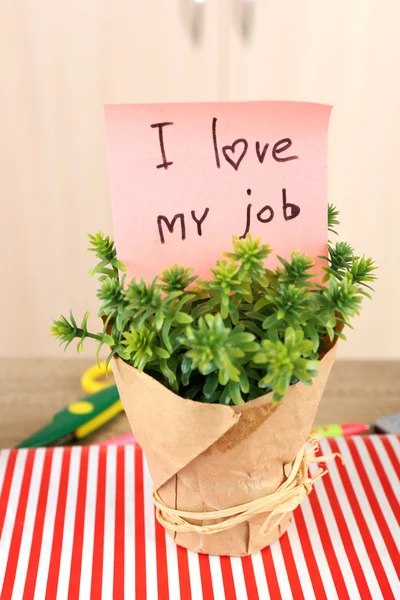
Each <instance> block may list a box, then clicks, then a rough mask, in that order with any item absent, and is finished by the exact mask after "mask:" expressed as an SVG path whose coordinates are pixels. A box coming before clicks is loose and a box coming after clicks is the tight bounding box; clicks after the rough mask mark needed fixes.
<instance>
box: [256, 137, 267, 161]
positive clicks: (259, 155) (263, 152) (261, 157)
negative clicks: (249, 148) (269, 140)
mask: <svg viewBox="0 0 400 600" xmlns="http://www.w3.org/2000/svg"><path fill="white" fill-rule="evenodd" d="M268 147H269V144H265V145H264V148H263V149H262V150H261V151H260V142H256V154H257V158H258V160H259V161H260V163H261V164H262V163H263V162H264V158H265V155H266V153H267V150H268Z"/></svg>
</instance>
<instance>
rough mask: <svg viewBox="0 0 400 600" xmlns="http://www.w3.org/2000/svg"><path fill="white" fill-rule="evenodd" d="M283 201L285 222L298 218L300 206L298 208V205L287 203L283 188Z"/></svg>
mask: <svg viewBox="0 0 400 600" xmlns="http://www.w3.org/2000/svg"><path fill="white" fill-rule="evenodd" d="M282 200H283V217H284V219H285V221H291V220H292V219H295V218H296V217H298V216H299V214H300V206H297V204H291V203H290V202H287V201H286V190H285V188H283V190H282ZM288 210H290V213H289V212H288Z"/></svg>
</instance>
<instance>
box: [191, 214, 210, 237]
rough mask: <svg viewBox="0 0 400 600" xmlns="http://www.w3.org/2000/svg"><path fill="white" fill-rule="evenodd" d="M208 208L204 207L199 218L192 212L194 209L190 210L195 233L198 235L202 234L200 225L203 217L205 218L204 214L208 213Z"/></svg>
mask: <svg viewBox="0 0 400 600" xmlns="http://www.w3.org/2000/svg"><path fill="white" fill-rule="evenodd" d="M209 210H210V209H209V208H206V209H205V211H204V212H203V214H202V216H201V217H200V219H198V218H197V217H196V213H195V212H194V210H192V211H191V212H190V214H191V215H192V219H193V221H195V223H196V224H197V233H198V234H199V235H202V233H203V232H202V230H201V225H202V223H203V221H204V219H205V218H206V216H207V215H208V213H209Z"/></svg>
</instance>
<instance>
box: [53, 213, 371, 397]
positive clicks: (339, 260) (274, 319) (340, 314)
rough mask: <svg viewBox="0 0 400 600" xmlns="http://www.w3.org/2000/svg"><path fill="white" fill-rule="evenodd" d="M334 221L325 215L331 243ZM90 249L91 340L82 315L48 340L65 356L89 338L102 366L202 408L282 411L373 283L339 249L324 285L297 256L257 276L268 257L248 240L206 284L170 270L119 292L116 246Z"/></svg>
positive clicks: (362, 265)
mask: <svg viewBox="0 0 400 600" xmlns="http://www.w3.org/2000/svg"><path fill="white" fill-rule="evenodd" d="M338 216H339V213H338V211H337V210H336V208H335V207H333V206H332V205H329V210H328V225H329V231H331V232H333V233H336V232H335V231H334V228H335V227H336V226H337V225H339V220H338ZM90 243H91V248H90V250H91V251H93V252H94V253H95V255H96V256H97V258H98V259H99V260H100V262H99V263H98V264H97V265H96V266H95V267H94V268H93V269H92V270H91V272H90V273H91V274H92V275H94V274H96V275H98V278H99V289H98V292H97V296H98V298H99V300H100V301H101V307H100V310H99V316H100V317H101V319H102V322H103V326H102V328H101V331H99V332H97V333H91V332H89V331H88V329H87V319H88V314H87V313H86V314H85V316H84V319H83V321H82V324H81V326H80V327H78V326H77V324H76V321H75V319H74V317H73V315H72V313H71V315H70V319H69V320H68V319H66V318H65V317H63V316H61V317H60V318H59V320H56V321H54V322H53V326H52V328H51V331H52V334H53V335H54V336H55V337H56V338H58V339H59V340H60V342H61V344H64V345H65V347H67V346H68V345H69V344H70V343H71V341H72V340H74V339H78V351H81V350H82V348H83V342H84V340H85V339H86V338H93V339H95V340H96V341H97V342H98V344H99V349H100V348H101V347H102V346H103V345H106V346H108V347H109V348H110V353H109V355H108V359H107V361H108V362H109V361H110V360H111V358H112V357H114V356H118V357H120V358H121V359H122V360H125V361H127V362H128V363H129V364H131V365H132V366H134V367H136V368H138V369H139V370H144V371H145V372H146V373H148V374H150V375H151V376H153V377H154V378H156V379H157V380H158V381H160V382H161V383H163V384H164V385H165V386H166V387H168V388H169V389H171V390H173V391H174V392H176V393H178V394H180V395H181V396H183V397H185V398H192V399H196V400H199V401H202V402H209V403H212V402H219V403H222V404H241V403H243V402H246V401H249V400H252V399H254V398H256V397H258V396H260V395H262V394H263V393H266V392H270V391H272V392H273V400H274V401H279V400H280V399H281V398H282V397H283V396H284V395H285V393H286V391H287V389H288V387H289V386H290V385H292V384H294V383H296V382H298V381H302V382H303V383H304V384H306V385H310V384H311V383H312V378H313V377H315V376H316V374H317V373H318V361H319V360H320V359H321V357H322V356H323V355H324V354H325V353H326V352H327V351H328V350H329V349H330V348H331V347H332V346H333V345H334V343H335V341H336V339H337V338H338V337H340V338H343V339H345V336H344V334H343V328H344V326H345V325H348V326H351V325H350V320H351V319H352V318H353V317H354V316H355V315H357V314H359V311H360V307H361V302H362V299H363V297H364V296H367V297H370V295H369V293H368V291H367V289H371V288H370V284H371V283H372V282H373V281H374V280H375V275H374V271H375V269H376V267H375V265H374V263H373V261H372V259H370V258H365V257H359V256H357V255H355V253H354V250H353V248H352V247H351V246H350V245H349V244H347V243H345V242H338V243H336V244H334V245H333V244H332V243H331V242H329V245H328V256H326V257H323V258H324V260H325V262H326V265H325V267H324V270H325V275H324V277H323V283H322V284H321V283H317V282H315V281H313V278H314V276H313V274H312V268H313V266H314V262H313V260H312V259H311V258H310V257H308V256H305V255H304V254H302V253H301V252H299V251H295V252H293V253H292V255H291V257H290V259H288V260H287V259H284V258H282V257H278V258H279V261H280V264H281V266H280V267H279V268H277V269H275V271H271V270H269V269H267V268H266V267H265V266H264V262H265V260H266V259H267V258H268V255H269V254H270V253H271V252H272V250H271V248H270V247H269V245H268V244H261V243H260V240H259V239H253V238H252V237H251V235H250V234H248V235H247V237H246V238H245V239H239V238H237V237H235V238H234V239H233V251H232V252H229V253H226V254H225V255H224V259H223V260H219V261H217V263H216V267H215V268H214V269H211V278H210V279H209V280H207V281H203V280H198V278H197V277H196V276H195V275H194V274H193V269H185V268H184V267H181V266H178V265H174V266H172V267H171V268H169V269H164V271H163V272H162V274H161V275H160V277H159V278H156V279H154V280H153V281H152V282H150V283H148V282H145V281H143V280H141V281H137V280H136V279H132V280H131V281H130V282H129V283H128V284H126V281H125V277H126V276H125V274H124V272H125V267H124V265H123V264H122V263H121V262H119V261H118V259H117V255H116V250H115V246H114V243H113V241H112V240H110V238H109V237H105V236H103V235H102V234H101V233H97V234H96V235H95V236H90Z"/></svg>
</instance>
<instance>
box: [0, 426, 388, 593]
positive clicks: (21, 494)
mask: <svg viewBox="0 0 400 600" xmlns="http://www.w3.org/2000/svg"><path fill="white" fill-rule="evenodd" d="M321 450H322V452H323V453H324V454H330V453H331V452H340V453H341V454H342V455H343V458H344V459H345V462H346V465H345V466H342V465H341V463H340V461H336V462H330V463H328V465H327V468H328V470H329V474H328V475H326V476H325V477H324V478H323V479H322V480H319V481H318V482H317V484H316V486H315V490H314V491H313V492H312V494H311V495H310V496H309V497H308V498H306V499H305V501H304V502H303V504H302V505H301V507H299V508H298V509H297V510H296V512H295V519H294V523H293V525H292V527H291V528H290V530H289V532H288V534H286V535H284V536H283V537H282V538H281V539H280V540H279V541H278V542H276V543H275V544H273V545H272V546H271V547H269V548H267V549H265V550H264V551H263V552H261V553H258V554H255V555H253V556H252V557H246V558H228V557H222V558H219V557H215V556H206V555H197V554H194V553H192V552H187V551H186V550H185V549H183V548H179V547H177V546H175V544H174V543H173V542H172V541H171V540H170V538H169V537H168V536H166V535H165V532H164V530H163V529H162V528H161V526H160V525H159V524H158V523H157V522H156V520H155V518H154V510H153V505H152V501H151V480H150V477H149V474H148V471H147V468H146V467H145V465H144V461H143V457H142V453H141V450H140V448H139V447H137V446H136V447H133V446H126V447H123V446H120V447H118V448H117V447H113V446H109V447H95V446H92V447H85V448H80V447H72V448H57V449H54V450H53V449H37V450H19V451H15V450H12V451H8V450H3V451H2V452H1V453H0V490H1V491H0V589H1V590H2V591H1V594H0V598H1V600H9V599H12V600H20V599H23V600H56V599H57V600H63V599H69V600H75V599H76V600H78V599H80V600H92V599H93V600H97V599H98V600H100V599H103V600H122V599H124V598H126V599H128V600H130V599H135V598H136V599H137V600H144V599H146V598H147V599H148V600H157V599H160V600H167V599H169V600H179V599H181V600H201V599H204V600H212V599H214V600H223V599H224V598H226V599H227V600H245V599H249V600H258V599H259V600H268V599H272V600H279V599H283V600H289V599H294V600H301V599H302V598H304V599H305V600H312V599H313V598H316V600H323V599H324V598H328V599H332V600H333V599H336V600H345V599H346V598H349V599H351V600H355V599H357V598H359V599H362V600H367V599H372V600H379V599H384V600H390V599H393V600H394V599H395V598H397V599H398V598H400V586H399V571H400V564H399V535H398V534H399V519H400V514H399V501H400V486H399V478H400V467H399V457H400V441H399V438H397V437H395V436H382V437H379V436H370V437H365V438H362V437H355V438H352V439H347V440H346V439H343V438H337V439H335V440H329V441H323V442H322V444H321Z"/></svg>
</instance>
